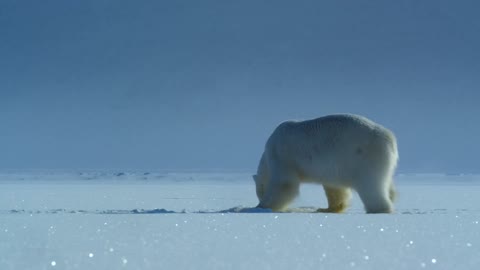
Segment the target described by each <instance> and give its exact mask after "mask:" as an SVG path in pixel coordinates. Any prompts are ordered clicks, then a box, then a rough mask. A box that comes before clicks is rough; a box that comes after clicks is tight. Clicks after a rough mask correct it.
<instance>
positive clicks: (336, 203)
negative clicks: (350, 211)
mask: <svg viewBox="0 0 480 270" xmlns="http://www.w3.org/2000/svg"><path fill="white" fill-rule="evenodd" d="M323 189H324V190H325V194H326V195H327V200H328V208H319V209H318V210H317V212H321V213H342V212H344V211H345V210H346V209H347V207H348V205H349V203H350V198H351V192H350V189H349V188H338V187H330V186H326V185H324V186H323Z"/></svg>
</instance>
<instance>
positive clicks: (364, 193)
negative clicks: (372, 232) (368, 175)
mask: <svg viewBox="0 0 480 270" xmlns="http://www.w3.org/2000/svg"><path fill="white" fill-rule="evenodd" d="M356 191H357V192H358V195H359V196H360V199H361V200H362V202H363V205H364V206H365V210H366V211H367V213H392V212H393V206H392V201H391V200H390V197H391V196H392V195H391V193H390V190H389V187H386V186H385V184H384V183H378V182H362V185H361V186H359V187H357V188H356Z"/></svg>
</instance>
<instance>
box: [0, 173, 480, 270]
mask: <svg viewBox="0 0 480 270" xmlns="http://www.w3.org/2000/svg"><path fill="white" fill-rule="evenodd" d="M396 180H397V181H396V183H397V188H398V192H399V197H398V201H397V202H396V205H395V206H396V213H395V214H391V215H386V214H377V215H367V214H364V211H363V209H362V204H361V202H360V201H359V199H358V197H357V196H355V197H354V200H353V201H352V206H351V207H350V209H349V211H348V212H347V213H346V214H323V213H310V211H311V210H313V209H314V207H325V206H326V199H325V196H324V194H323V190H322V188H321V187H320V186H315V185H305V186H303V187H302V190H301V196H300V198H299V199H298V200H297V201H296V202H295V204H294V205H292V210H291V213H269V212H268V211H257V210H255V209H252V208H251V207H253V206H255V205H256V204H257V199H256V196H255V191H254V184H253V181H252V180H251V177H250V174H246V173H226V172H224V173H144V172H133V173H125V172H92V171H89V172H83V173H80V172H45V171H43V172H42V171H37V172H3V173H0V269H2V270H7V269H248V270H251V269H275V270H278V269H288V270H292V269H335V270H340V269H477V268H478V267H479V266H480V256H479V255H480V176H475V175H441V174H437V175H435V174H431V175H399V176H397V177H396Z"/></svg>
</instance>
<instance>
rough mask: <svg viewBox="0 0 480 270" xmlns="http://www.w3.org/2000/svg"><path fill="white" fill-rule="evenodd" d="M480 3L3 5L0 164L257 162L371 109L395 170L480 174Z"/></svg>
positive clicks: (238, 165)
mask: <svg viewBox="0 0 480 270" xmlns="http://www.w3.org/2000/svg"><path fill="white" fill-rule="evenodd" d="M479 8H480V3H478V2H477V1H433V0H427V1H413V0H408V1H353V0H349V1H220V0H218V1H210V0H207V1H141V2H138V1H60V0H53V1H41V2H39V1H13V0H5V1H1V2H0V37H1V38H0V59H1V60H0V74H1V75H0V76H1V78H0V123H2V127H1V132H0V153H1V154H0V168H17V169H24V168H28V169H32V168H44V169H74V168H92V169H100V168H122V169H175V170H176V169H235V170H236V169H239V170H252V171H253V170H255V168H256V165H257V162H258V159H259V156H260V154H261V152H262V148H263V144H264V142H265V140H266V138H267V137H268V135H269V134H270V132H271V131H272V130H273V128H274V127H275V126H276V125H277V124H278V123H279V122H281V121H283V120H286V119H304V118H313V117H318V116H322V115H325V114H331V113H342V112H349V113H356V114H361V115H365V116H367V117H369V118H371V119H373V120H374V121H377V122H379V123H381V124H383V125H385V126H386V127H388V128H390V129H392V130H393V131H394V132H395V133H396V134H397V137H398V143H399V151H400V159H401V160H400V167H399V170H400V171H402V172H480V166H479V165H478V160H477V153H478V152H479V151H480V146H479V143H478V142H477V140H478V138H479V137H480V127H479V124H478V122H479V121H478V115H480V109H479V100H480V99H479V98H480V94H479V90H478V88H479V85H480V50H478V48H480V19H479V17H478V14H477V12H478V10H479Z"/></svg>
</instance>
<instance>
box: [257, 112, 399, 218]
mask: <svg viewBox="0 0 480 270" xmlns="http://www.w3.org/2000/svg"><path fill="white" fill-rule="evenodd" d="M397 160H398V152H397V143H396V139H395V136H394V135H393V133H392V132H391V131H390V130H388V129H386V128H384V127H383V126H381V125H379V124H376V123H374V122H372V121H371V120H369V119H367V118H365V117H362V116H357V115H350V114H343V115H329V116H325V117H320V118H316V119H312V120H307V121H287V122H283V123H282V124H280V125H279V126H278V127H277V128H276V129H275V130H274V131H273V133H272V135H270V137H269V138H268V140H267V143H266V145H265V150H264V152H263V155H262V157H261V160H260V163H259V165H258V170H257V174H256V175H254V176H253V177H254V180H255V183H256V189H257V196H258V199H259V201H260V203H259V207H262V208H271V209H273V210H274V211H281V210H282V209H284V208H285V207H287V206H288V204H289V203H290V202H291V201H292V200H293V199H294V198H295V197H296V196H297V195H298V191H299V186H300V183H302V182H313V183H319V184H323V186H324V189H325V193H326V195H327V199H328V203H329V206H328V208H327V209H320V210H319V211H324V212H342V211H343V210H344V209H345V208H346V207H347V206H348V202H349V199H350V189H353V190H355V191H357V192H358V194H359V195H360V198H361V199H362V202H363V204H364V206H365V209H366V211H367V213H390V212H392V211H393V205H392V201H393V198H394V194H395V190H394V187H393V179H392V177H393V174H394V171H395V168H396V165H397Z"/></svg>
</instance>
